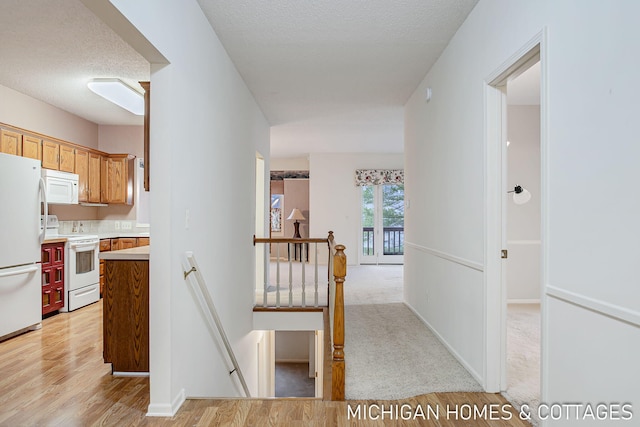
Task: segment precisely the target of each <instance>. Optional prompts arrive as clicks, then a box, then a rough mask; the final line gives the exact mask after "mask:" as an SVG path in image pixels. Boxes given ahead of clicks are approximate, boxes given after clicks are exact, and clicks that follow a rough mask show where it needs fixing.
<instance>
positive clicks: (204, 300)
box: [183, 251, 251, 397]
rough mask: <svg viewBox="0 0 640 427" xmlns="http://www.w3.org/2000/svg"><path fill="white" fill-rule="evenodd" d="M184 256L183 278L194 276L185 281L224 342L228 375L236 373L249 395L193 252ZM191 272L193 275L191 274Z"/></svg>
mask: <svg viewBox="0 0 640 427" xmlns="http://www.w3.org/2000/svg"><path fill="white" fill-rule="evenodd" d="M185 257H186V261H187V268H189V270H187V271H183V273H184V280H185V281H187V278H189V277H190V276H191V277H193V278H194V280H189V281H187V282H189V283H191V286H192V289H193V291H194V295H195V296H196V299H197V300H198V303H199V304H200V307H201V308H202V310H203V311H204V312H205V313H208V314H209V316H206V315H205V316H204V317H205V318H206V319H207V323H208V324H209V327H210V328H211V329H212V330H214V327H215V329H216V330H217V331H218V333H219V334H220V337H221V338H222V342H223V343H224V347H225V349H226V350H227V355H228V356H229V359H230V360H231V363H232V364H233V370H232V371H231V372H229V375H232V374H233V373H234V372H235V373H236V374H237V375H238V379H239V380H240V384H242V388H243V390H244V394H245V396H246V397H251V393H250V392H249V388H248V387H247V383H246V382H245V380H244V375H242V370H241V369H240V366H239V365H238V361H237V360H236V356H235V354H234V353H233V349H232V348H231V344H230V343H229V339H228V338H227V334H226V332H225V331H224V327H223V326H222V322H221V321H220V317H219V316H218V311H217V310H216V307H215V305H214V304H213V300H212V298H211V294H210V293H209V290H208V289H207V286H206V283H205V281H204V278H203V277H202V274H201V273H200V269H199V268H198V263H197V262H196V259H195V257H194V255H193V252H191V251H188V252H185ZM192 274H193V275H192Z"/></svg>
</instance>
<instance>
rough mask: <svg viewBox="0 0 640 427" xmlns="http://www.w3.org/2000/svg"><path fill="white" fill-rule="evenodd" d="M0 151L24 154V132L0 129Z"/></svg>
mask: <svg viewBox="0 0 640 427" xmlns="http://www.w3.org/2000/svg"><path fill="white" fill-rule="evenodd" d="M0 153H6V154H13V155H14V156H21V155H22V134H21V133H18V132H13V131H10V130H6V129H0Z"/></svg>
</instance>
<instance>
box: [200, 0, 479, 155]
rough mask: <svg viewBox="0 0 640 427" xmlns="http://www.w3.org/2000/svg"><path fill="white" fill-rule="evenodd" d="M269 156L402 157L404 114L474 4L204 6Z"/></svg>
mask: <svg viewBox="0 0 640 427" xmlns="http://www.w3.org/2000/svg"><path fill="white" fill-rule="evenodd" d="M198 2H199V3H200V6H201V8H202V10H203V11H204V12H205V15H206V16H207V18H208V19H209V22H211V25H212V26H213V28H214V30H215V31H216V33H217V34H218V37H219V38H220V39H221V41H222V43H223V45H224V46H225V48H226V49H227V52H228V53H229V55H230V56H231V58H232V60H233V61H234V63H235V65H236V67H237V68H238V70H239V71H240V74H242V76H243V78H244V80H245V81H246V82H247V84H248V86H249V88H250V90H251V91H252V92H253V94H254V96H255V98H256V100H257V101H258V103H259V104H260V106H261V108H262V110H263V111H264V113H265V115H266V116H267V119H268V120H269V122H270V124H271V125H272V126H273V128H272V134H271V136H272V142H271V154H272V155H274V156H294V155H303V154H305V153H307V152H309V151H320V152H345V151H352V152H358V151H376V152H401V151H402V150H403V133H402V129H403V105H404V104H405V102H406V101H407V99H408V98H409V96H410V95H411V93H412V92H413V91H414V90H415V88H416V87H417V86H418V84H419V83H420V81H421V80H422V79H423V78H424V76H425V75H426V73H427V71H428V70H429V68H430V67H431V66H432V65H433V63H434V62H435V61H436V59H437V58H438V56H439V55H440V53H441V52H442V50H443V49H444V48H445V46H446V45H447V43H448V42H449V40H450V39H451V37H452V36H453V34H455V32H456V30H457V29H458V28H459V26H460V25H461V24H462V22H463V21H464V19H465V18H466V17H467V15H468V14H469V12H470V11H471V9H472V8H473V7H474V6H475V4H476V3H477V0H395V1H389V0H349V1H345V0H320V1H313V0H303V1H301V0H281V1H264V0H198Z"/></svg>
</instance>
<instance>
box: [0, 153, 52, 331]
mask: <svg viewBox="0 0 640 427" xmlns="http://www.w3.org/2000/svg"><path fill="white" fill-rule="evenodd" d="M43 190H44V187H43V186H42V183H41V177H40V162H39V161H38V160H33V159H28V158H24V157H18V156H12V155H9V154H3V153H0V337H4V336H6V335H8V334H12V333H14V332H17V331H20V330H23V329H27V328H37V327H39V325H40V322H42V283H41V281H42V279H41V265H40V256H41V255H40V244H41V243H42V239H43V238H44V231H43V230H41V228H40V213H41V212H40V209H41V203H44V205H45V206H46V201H45V199H44V198H45V197H46V196H45V194H44V191H43Z"/></svg>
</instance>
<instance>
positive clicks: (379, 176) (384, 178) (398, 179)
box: [356, 169, 404, 186]
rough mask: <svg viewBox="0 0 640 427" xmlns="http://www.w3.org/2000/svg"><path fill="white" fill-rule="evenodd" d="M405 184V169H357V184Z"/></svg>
mask: <svg viewBox="0 0 640 427" xmlns="http://www.w3.org/2000/svg"><path fill="white" fill-rule="evenodd" d="M382 184H404V170H403V169H356V185H358V186H362V185H382Z"/></svg>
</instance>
